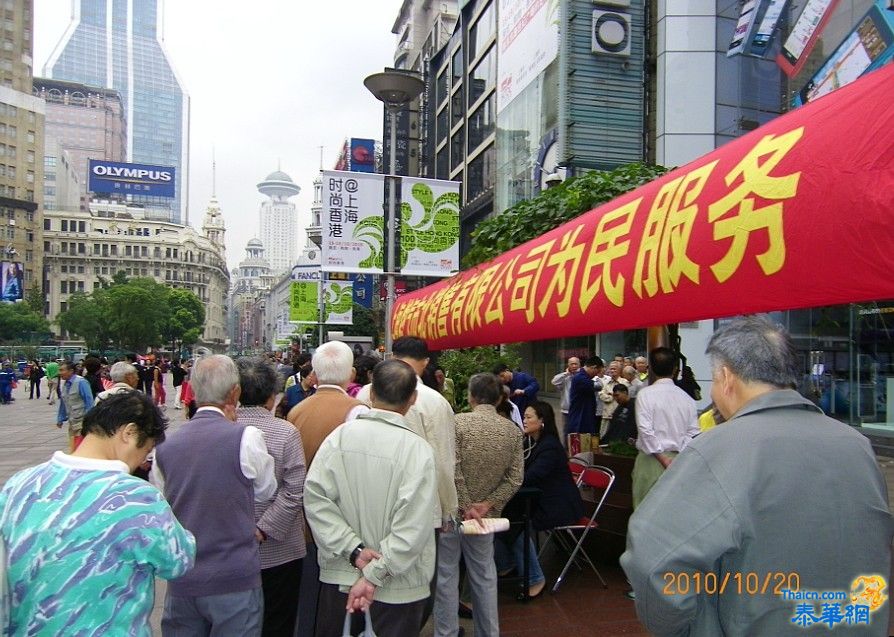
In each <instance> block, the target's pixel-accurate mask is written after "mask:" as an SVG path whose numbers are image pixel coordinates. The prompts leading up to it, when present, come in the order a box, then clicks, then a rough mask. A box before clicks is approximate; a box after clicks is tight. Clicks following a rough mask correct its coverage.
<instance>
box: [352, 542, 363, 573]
mask: <svg viewBox="0 0 894 637" xmlns="http://www.w3.org/2000/svg"><path fill="white" fill-rule="evenodd" d="M365 548H366V547H365V546H363V542H361V543H360V544H358V545H357V548H355V549H354V550H353V551H351V557H349V558H348V561H349V562H350V563H351V566H353V567H354V568H357V564H356V562H357V558H358V557H360V553H361V551H363V549H365Z"/></svg>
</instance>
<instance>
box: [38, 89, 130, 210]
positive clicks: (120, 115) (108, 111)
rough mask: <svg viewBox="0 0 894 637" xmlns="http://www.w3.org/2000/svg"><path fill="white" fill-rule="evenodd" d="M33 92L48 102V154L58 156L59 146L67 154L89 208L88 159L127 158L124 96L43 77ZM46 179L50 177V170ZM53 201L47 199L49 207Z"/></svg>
mask: <svg viewBox="0 0 894 637" xmlns="http://www.w3.org/2000/svg"><path fill="white" fill-rule="evenodd" d="M34 95H35V96H38V97H40V98H42V99H44V100H45V101H46V103H47V106H46V126H45V128H46V135H45V136H46V155H47V157H55V158H58V157H59V153H58V152H56V149H57V148H61V149H62V150H64V151H65V152H66V153H67V154H68V157H69V158H70V160H71V163H72V168H73V169H74V173H75V175H76V176H77V180H78V187H79V189H80V194H81V202H80V203H81V205H82V206H83V207H84V209H85V210H86V202H87V200H88V197H87V184H88V175H87V169H88V164H89V160H91V159H105V160H108V161H127V120H126V119H125V117H124V104H123V102H122V100H121V95H120V94H119V93H118V91H115V90H112V89H105V88H101V87H97V86H87V85H85V84H79V83H77V82H65V81H62V80H48V79H44V78H34ZM51 151H52V152H51ZM44 178H45V180H49V179H50V171H47V174H46V175H45V176H44ZM45 186H46V188H53V187H54V185H53V184H49V183H48V184H45ZM51 203H52V202H51V201H50V199H49V198H47V200H46V202H45V204H46V206H47V207H49V206H50V205H51ZM56 203H57V204H58V200H57V202H56Z"/></svg>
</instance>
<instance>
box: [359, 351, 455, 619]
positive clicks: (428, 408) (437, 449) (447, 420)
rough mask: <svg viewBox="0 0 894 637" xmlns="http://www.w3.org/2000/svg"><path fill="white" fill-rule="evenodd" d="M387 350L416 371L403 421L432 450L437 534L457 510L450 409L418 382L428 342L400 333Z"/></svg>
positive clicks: (364, 394) (365, 392)
mask: <svg viewBox="0 0 894 637" xmlns="http://www.w3.org/2000/svg"><path fill="white" fill-rule="evenodd" d="M391 351H392V354H393V355H394V358H396V359H397V360H400V361H403V362H405V363H406V364H408V365H409V366H410V367H411V368H412V369H413V371H415V372H416V401H415V403H414V404H413V405H412V406H411V407H410V409H409V411H407V414H406V420H407V423H408V424H409V425H410V428H411V429H412V430H413V431H415V432H416V433H418V434H419V435H420V436H422V437H423V438H425V439H426V440H427V441H428V444H430V445H431V447H432V450H433V451H434V453H435V469H436V470H437V480H438V500H437V502H436V503H435V507H434V509H433V510H432V526H433V528H434V529H435V535H437V534H438V533H439V532H440V530H441V529H442V528H444V527H445V525H446V524H448V522H449V521H450V520H452V518H453V516H454V514H455V513H456V509H457V502H456V485H455V484H454V479H453V468H454V465H455V464H456V452H455V448H456V447H455V445H456V436H455V427H456V426H455V424H454V420H453V408H452V407H451V406H450V403H449V402H447V399H446V398H444V397H443V396H442V395H441V394H440V393H439V392H438V391H437V390H434V389H432V388H431V387H429V386H427V385H426V384H425V383H423V382H422V373H423V372H424V371H425V368H426V367H427V366H428V362H429V360H430V353H429V351H428V344H427V343H426V342H425V341H424V340H423V339H421V338H418V337H416V336H401V337H400V338H398V339H397V340H395V341H394V343H393V344H392V346H391ZM373 377H374V378H375V376H373ZM370 388H371V386H369V385H367V386H366V387H364V388H363V389H361V390H360V392H359V393H358V394H357V398H358V399H360V400H363V401H368V400H370ZM438 559H440V556H438ZM437 572H438V571H437V570H436V571H435V577H434V579H432V582H431V598H432V599H431V600H429V605H428V606H427V607H426V608H425V610H424V612H423V618H424V620H428V616H429V615H430V614H431V608H432V604H433V602H434V594H435V589H436V587H437Z"/></svg>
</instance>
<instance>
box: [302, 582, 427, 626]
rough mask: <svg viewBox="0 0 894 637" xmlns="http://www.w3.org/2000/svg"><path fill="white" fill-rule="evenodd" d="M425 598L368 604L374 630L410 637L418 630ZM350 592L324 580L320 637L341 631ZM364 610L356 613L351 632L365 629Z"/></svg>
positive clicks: (321, 595)
mask: <svg viewBox="0 0 894 637" xmlns="http://www.w3.org/2000/svg"><path fill="white" fill-rule="evenodd" d="M425 602H426V600H424V599H420V600H419V601H416V602H409V603H407V604H386V603H385V602H373V605H372V606H370V607H369V614H370V616H371V617H372V624H373V631H374V632H375V633H376V635H377V636H378V637H408V636H409V635H418V634H419V624H420V622H421V621H422V609H423V608H424V607H425ZM347 603H348V594H347V593H340V592H339V591H338V586H336V585H335V584H323V586H322V588H321V589H320V603H319V605H318V608H317V637H330V636H333V635H341V634H342V627H343V626H344V623H345V606H346V605H347ZM364 622H365V619H364V615H363V613H354V618H353V620H352V623H351V634H352V635H357V634H359V633H361V632H362V631H363V626H364Z"/></svg>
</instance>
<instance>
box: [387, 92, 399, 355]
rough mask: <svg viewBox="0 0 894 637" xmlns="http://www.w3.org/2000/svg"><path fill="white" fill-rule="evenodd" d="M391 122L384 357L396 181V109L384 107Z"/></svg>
mask: <svg viewBox="0 0 894 637" xmlns="http://www.w3.org/2000/svg"><path fill="white" fill-rule="evenodd" d="M386 108H387V110H388V114H389V116H390V117H389V119H390V120H391V153H390V155H389V158H388V159H389V161H388V173H389V175H390V177H389V187H388V219H386V223H387V225H388V239H387V240H388V246H387V250H388V251H387V253H386V254H387V258H386V259H385V272H386V276H385V356H390V355H391V342H392V337H391V315H392V314H393V313H394V291H395V290H394V270H395V267H394V265H395V264H394V242H395V234H396V233H395V226H396V224H397V212H396V210H395V208H396V195H395V190H396V185H397V179H396V177H395V174H396V173H397V111H398V108H393V107H390V106H386Z"/></svg>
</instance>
